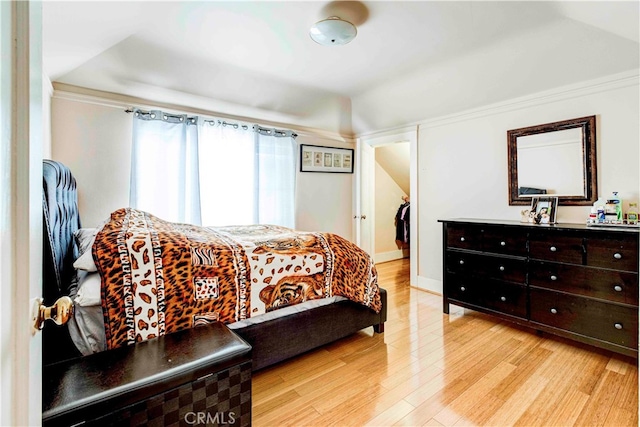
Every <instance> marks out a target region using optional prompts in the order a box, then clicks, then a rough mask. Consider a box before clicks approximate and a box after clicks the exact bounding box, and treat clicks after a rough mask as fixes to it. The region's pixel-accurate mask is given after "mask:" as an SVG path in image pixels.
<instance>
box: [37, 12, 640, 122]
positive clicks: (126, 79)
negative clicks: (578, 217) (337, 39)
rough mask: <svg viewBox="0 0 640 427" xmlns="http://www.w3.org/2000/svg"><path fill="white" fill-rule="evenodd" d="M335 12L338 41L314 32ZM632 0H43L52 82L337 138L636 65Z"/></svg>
mask: <svg viewBox="0 0 640 427" xmlns="http://www.w3.org/2000/svg"><path fill="white" fill-rule="evenodd" d="M332 15H338V16H340V17H342V18H343V19H347V20H351V21H352V22H354V23H355V24H356V25H357V27H358V36H357V37H356V39H355V40H354V41H353V42H351V43H350V44H347V45H344V46H332V47H325V46H320V45H318V44H316V43H314V42H313V41H312V40H311V39H310V38H309V35H308V30H309V27H310V26H311V25H312V24H313V23H315V22H316V21H318V20H321V19H325V18H327V17H328V16H332ZM639 21H640V19H639V10H638V2H637V1H630V2H629V1H627V2H612V1H601V2H597V1H596V2H593V1H591V2H574V1H568V2H558V1H529V2H512V1H498V2H485V1H468V2H462V1H460V2H458V1H443V2H435V1H386V2H385V1H367V2H363V3H360V2H343V1H336V2H330V3H328V2H315V1H286V2H266V1H233V2H219V1H206V2H205V1H202V2H187V1H160V2H150V1H134V2H117V1H105V2H101V1H86V2H78V1H71V2H58V1H45V2H43V66H44V69H45V73H46V74H47V75H48V76H49V78H50V79H51V80H52V81H53V82H60V83H66V84H70V85H75V86H80V87H86V88H90V89H97V90H102V91H107V92H114V93H118V94H124V95H130V96H136V97H140V98H144V99H149V100H156V101H165V102H172V103H177V104H179V105H189V106H192V107H197V108H204V109H206V110H208V111H214V112H220V113H224V112H227V113H228V114H230V115H237V116H246V117H254V118H261V119H263V120H270V121H274V122H282V123H291V124H299V125H302V126H308V127H313V128H319V129H325V130H330V131H337V132H340V133H343V134H353V133H358V132H367V131H372V130H375V129H383V128H386V127H390V126H397V125H399V124H401V123H400V122H405V123H409V122H412V121H416V120H423V119H427V118H430V117H437V116H440V115H444V114H450V113H452V112H456V111H462V110H464V109H468V108H474V107H477V106H480V105H486V104H487V103H491V102H498V101H502V100H506V99H512V98H514V97H518V96H523V95H526V94H529V93H533V92H536V91H542V90H547V89H550V88H553V87H558V86H562V85H566V84H570V83H575V82H578V81H583V80H588V79H594V78H598V77H600V76H605V75H610V74H614V73H618V72H623V71H627V70H632V69H637V68H639V51H640V49H639V46H640V45H639V39H640V37H639V32H640V30H639Z"/></svg>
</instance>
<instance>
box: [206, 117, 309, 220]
mask: <svg viewBox="0 0 640 427" xmlns="http://www.w3.org/2000/svg"><path fill="white" fill-rule="evenodd" d="M210 123H211V122H203V123H202V124H201V125H200V128H199V129H200V135H199V144H200V191H201V193H200V194H201V201H202V222H203V224H206V225H211V226H216V225H247V224H276V225H282V226H285V227H291V228H294V227H295V205H294V198H295V180H296V170H295V166H296V158H295V151H296V150H295V147H296V143H295V140H294V139H293V137H292V134H291V133H290V132H286V131H277V130H275V129H266V128H260V127H258V126H253V127H249V126H246V125H245V126H240V125H224V124H222V123H220V122H215V124H214V125H213V126H212V125H211V124H210ZM276 133H277V134H278V136H277V137H275V136H273V135H275V134H276Z"/></svg>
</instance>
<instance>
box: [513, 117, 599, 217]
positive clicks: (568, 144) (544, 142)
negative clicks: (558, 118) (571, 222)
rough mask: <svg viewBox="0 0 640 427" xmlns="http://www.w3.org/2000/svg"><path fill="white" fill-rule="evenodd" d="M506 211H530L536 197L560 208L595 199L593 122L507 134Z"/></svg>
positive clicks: (582, 120)
mask: <svg viewBox="0 0 640 427" xmlns="http://www.w3.org/2000/svg"><path fill="white" fill-rule="evenodd" d="M507 144H508V161H509V205H530V204H531V197H532V196H534V195H540V194H547V195H549V196H552V197H558V204H559V205H564V206H570V205H573V206H577V205H584V206H586V205H591V204H593V203H594V202H595V201H596V200H597V198H598V191H597V173H596V116H589V117H581V118H578V119H571V120H565V121H562V122H555V123H548V124H544V125H537V126H531V127H526V128H521V129H514V130H510V131H507Z"/></svg>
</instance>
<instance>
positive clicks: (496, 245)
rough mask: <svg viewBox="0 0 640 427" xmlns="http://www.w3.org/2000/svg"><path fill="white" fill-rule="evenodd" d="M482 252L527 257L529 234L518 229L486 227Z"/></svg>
mask: <svg viewBox="0 0 640 427" xmlns="http://www.w3.org/2000/svg"><path fill="white" fill-rule="evenodd" d="M482 250H484V251H485V252H492V253H497V254H507V255H514V256H527V233H526V231H524V230H519V229H517V228H514V229H508V228H504V227H486V228H485V229H484V232H483V233H482Z"/></svg>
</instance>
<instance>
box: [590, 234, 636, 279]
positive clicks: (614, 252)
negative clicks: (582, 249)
mask: <svg viewBox="0 0 640 427" xmlns="http://www.w3.org/2000/svg"><path fill="white" fill-rule="evenodd" d="M587 265H591V266H594V267H603V268H612V269H616V270H625V271H638V239H637V236H621V237H619V238H615V239H598V240H596V239H591V238H588V239H587Z"/></svg>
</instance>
